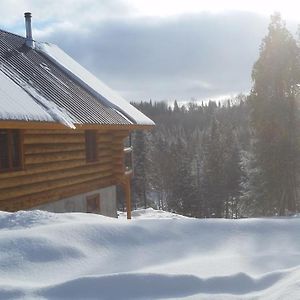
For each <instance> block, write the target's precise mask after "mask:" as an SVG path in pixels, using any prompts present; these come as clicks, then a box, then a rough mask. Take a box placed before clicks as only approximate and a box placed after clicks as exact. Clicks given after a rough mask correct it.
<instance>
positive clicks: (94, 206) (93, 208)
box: [85, 193, 101, 214]
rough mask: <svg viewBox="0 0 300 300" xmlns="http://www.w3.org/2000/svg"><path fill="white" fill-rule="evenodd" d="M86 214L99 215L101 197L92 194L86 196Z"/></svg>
mask: <svg viewBox="0 0 300 300" xmlns="http://www.w3.org/2000/svg"><path fill="white" fill-rule="evenodd" d="M85 199H86V212H87V213H91V214H96V213H98V214H100V213H101V197H100V194H99V193H97V194H92V195H88V196H86V198H85Z"/></svg>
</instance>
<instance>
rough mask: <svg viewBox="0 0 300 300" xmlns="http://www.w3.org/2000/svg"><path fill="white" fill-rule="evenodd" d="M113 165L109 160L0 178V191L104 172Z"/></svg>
mask: <svg viewBox="0 0 300 300" xmlns="http://www.w3.org/2000/svg"><path fill="white" fill-rule="evenodd" d="M112 168H113V165H112V163H111V162H108V163H104V164H103V163H97V164H89V165H84V166H80V167H75V168H71V169H64V170H58V171H57V170H55V171H51V172H46V173H42V174H35V175H31V176H22V177H20V178H19V177H15V178H6V179H1V181H0V193H1V189H6V188H11V187H17V188H19V187H21V186H23V185H27V184H32V183H38V182H46V181H51V180H55V179H62V178H68V177H74V176H78V175H85V174H91V173H95V172H99V173H102V172H105V171H108V170H112Z"/></svg>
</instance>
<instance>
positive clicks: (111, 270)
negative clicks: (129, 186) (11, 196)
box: [0, 209, 300, 300]
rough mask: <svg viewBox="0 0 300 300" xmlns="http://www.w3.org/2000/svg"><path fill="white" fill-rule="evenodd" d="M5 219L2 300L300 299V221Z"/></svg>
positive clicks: (151, 215) (0, 234)
mask: <svg viewBox="0 0 300 300" xmlns="http://www.w3.org/2000/svg"><path fill="white" fill-rule="evenodd" d="M133 217H134V219H133V220H131V221H127V220H126V218H125V217H124V215H121V216H120V218H119V219H111V218H106V217H103V216H98V215H93V214H80V213H68V214H52V213H46V212H42V211H31V212H18V213H5V212H0V299H5V300H6V299H78V300H79V299H110V300H111V299H118V300H119V299H120V300H125V299H222V300H223V299H225V300H226V299H228V300H229V299H230V300H231V299H280V300H282V299H289V300H293V299H295V300H297V299H300V218H296V217H295V218H270V219H243V220H222V219H209V220H208V219H207V220H197V219H190V218H184V217H180V216H177V215H174V214H171V213H164V212H161V211H154V210H152V209H148V210H141V211H137V212H134V213H133Z"/></svg>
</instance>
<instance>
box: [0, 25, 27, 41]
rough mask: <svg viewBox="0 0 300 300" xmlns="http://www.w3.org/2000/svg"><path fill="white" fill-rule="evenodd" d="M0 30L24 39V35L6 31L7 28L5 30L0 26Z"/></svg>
mask: <svg viewBox="0 0 300 300" xmlns="http://www.w3.org/2000/svg"><path fill="white" fill-rule="evenodd" d="M0 31H2V32H4V33H8V34H11V35H14V36H16V37H18V38H21V39H23V40H26V37H25V36H22V35H19V34H16V33H13V32H10V31H7V30H5V29H1V28H0Z"/></svg>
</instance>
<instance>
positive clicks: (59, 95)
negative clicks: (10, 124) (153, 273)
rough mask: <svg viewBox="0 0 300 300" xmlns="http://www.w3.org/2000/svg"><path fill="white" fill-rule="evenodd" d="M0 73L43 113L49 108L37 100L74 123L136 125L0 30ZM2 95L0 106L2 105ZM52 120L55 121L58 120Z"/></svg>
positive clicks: (22, 41) (22, 40) (59, 69)
mask: <svg viewBox="0 0 300 300" xmlns="http://www.w3.org/2000/svg"><path fill="white" fill-rule="evenodd" d="M0 72H2V73H3V74H5V75H6V76H7V77H8V78H9V79H10V80H12V81H13V82H14V83H15V84H17V85H18V86H19V87H21V88H22V89H23V90H25V91H26V92H27V93H28V94H29V95H30V96H31V98H32V99H34V101H35V102H36V103H37V104H39V105H40V106H41V108H43V109H45V111H46V112H47V113H49V105H45V101H41V99H45V100H46V101H48V104H49V103H50V104H51V105H54V106H55V107H57V108H59V110H60V111H61V112H63V113H66V114H67V115H68V117H69V119H71V120H72V121H73V122H74V123H75V124H105V125H110V124H118V125H121V124H124V125H125V124H126V125H128V124H135V123H136V122H135V121H134V120H132V119H131V118H130V116H129V117H128V116H125V115H124V114H123V112H122V111H121V110H120V111H118V109H116V107H113V106H110V105H109V102H105V101H101V99H100V100H99V98H97V97H96V96H95V95H94V94H93V93H92V92H91V91H90V90H89V89H88V88H86V86H85V85H84V84H81V83H80V81H77V80H76V79H74V77H73V76H70V74H68V73H67V72H66V71H65V70H64V69H63V68H61V67H60V65H59V64H56V63H55V62H53V60H51V59H49V57H47V55H44V54H43V53H41V52H40V51H37V50H36V49H34V48H30V47H28V46H26V44H25V38H23V37H21V36H18V35H15V34H12V33H9V32H6V31H3V30H0ZM1 84H3V83H1V82H0V88H1ZM31 91H34V93H32V92H31ZM36 95H38V97H37V96H36ZM2 96H3V95H0V103H1V101H3V102H4V99H3V98H2ZM108 100H109V99H108ZM11 101H13V99H12V100H11ZM51 105H50V106H51ZM0 109H1V105H0ZM50 110H51V109H50ZM7 116H9V114H7ZM9 118H10V117H8V119H9ZM0 119H2V120H3V119H5V114H3V115H1V112H0ZM11 119H13V118H11ZM50 119H51V118H49V120H48V121H50ZM54 119H55V116H54ZM26 121H28V119H27V120H26ZM56 121H57V122H59V121H60V120H59V118H58V119H56Z"/></svg>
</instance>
